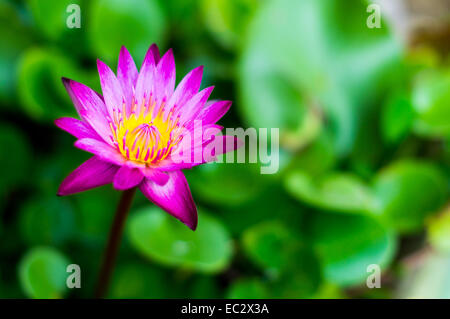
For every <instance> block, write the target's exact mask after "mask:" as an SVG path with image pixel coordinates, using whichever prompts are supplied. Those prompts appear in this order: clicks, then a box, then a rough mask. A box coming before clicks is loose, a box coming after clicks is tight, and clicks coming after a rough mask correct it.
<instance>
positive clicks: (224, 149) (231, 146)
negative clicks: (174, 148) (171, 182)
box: [158, 135, 244, 172]
mask: <svg viewBox="0 0 450 319" xmlns="http://www.w3.org/2000/svg"><path fill="white" fill-rule="evenodd" d="M243 145H244V142H243V141H241V140H240V139H238V138H237V137H236V136H229V135H220V136H215V137H214V138H213V139H210V140H209V141H207V142H205V143H203V145H200V146H198V145H197V146H195V147H194V148H193V149H192V150H191V154H190V156H191V159H195V157H194V156H195V153H196V152H199V153H200V154H201V155H202V160H201V161H198V162H195V161H192V162H190V163H183V162H181V163H178V162H174V161H173V160H172V159H170V158H168V159H165V160H163V161H161V162H159V163H158V169H160V170H164V171H166V172H170V171H176V170H181V169H189V168H192V167H194V166H197V165H200V164H204V163H208V162H212V161H214V160H216V156H218V155H221V154H225V153H228V152H232V151H235V150H237V149H238V148H240V147H242V146H243ZM206 147H208V152H205V148H206ZM210 151H211V152H210ZM176 155H177V154H176V153H174V156H176Z"/></svg>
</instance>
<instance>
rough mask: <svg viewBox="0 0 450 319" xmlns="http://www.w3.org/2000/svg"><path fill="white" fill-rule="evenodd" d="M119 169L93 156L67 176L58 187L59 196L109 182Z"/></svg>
mask: <svg viewBox="0 0 450 319" xmlns="http://www.w3.org/2000/svg"><path fill="white" fill-rule="evenodd" d="M118 169H119V167H118V166H115V165H111V164H110V163H106V162H104V161H102V160H100V159H99V158H98V157H95V156H94V157H91V158H90V159H88V160H87V161H86V162H84V163H83V164H81V165H80V166H79V167H78V168H77V169H75V170H74V171H73V172H72V173H70V175H69V176H67V177H66V179H65V180H64V181H63V182H62V183H61V186H60V187H59V189H58V196H65V195H70V194H75V193H79V192H83V191H85V190H88V189H91V188H94V187H99V186H102V185H106V184H109V183H111V182H112V181H113V178H114V175H115V174H116V172H117V171H118Z"/></svg>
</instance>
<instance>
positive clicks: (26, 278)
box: [19, 247, 70, 298]
mask: <svg viewBox="0 0 450 319" xmlns="http://www.w3.org/2000/svg"><path fill="white" fill-rule="evenodd" d="M69 264H70V263H69V260H68V259H67V258H66V257H65V256H64V255H63V254H61V253H60V252H59V251H57V250H55V249H53V248H47V247H41V248H33V249H32V250H30V251H29V252H28V253H27V254H26V255H25V256H24V257H23V258H22V260H21V261H20V264H19V279H20V284H21V285H22V289H23V290H24V292H25V293H26V294H27V296H29V297H32V298H61V297H63V295H64V294H65V292H66V290H67V286H66V279H67V276H68V273H67V272H66V267H67V266H68V265H69Z"/></svg>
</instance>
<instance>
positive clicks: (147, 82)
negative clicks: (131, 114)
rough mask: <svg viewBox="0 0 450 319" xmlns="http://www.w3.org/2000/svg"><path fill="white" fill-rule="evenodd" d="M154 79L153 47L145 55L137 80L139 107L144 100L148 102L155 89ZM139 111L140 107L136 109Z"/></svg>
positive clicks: (136, 94) (136, 95)
mask: <svg viewBox="0 0 450 319" xmlns="http://www.w3.org/2000/svg"><path fill="white" fill-rule="evenodd" d="M154 79H155V59H154V57H153V52H152V50H151V48H150V49H149V50H148V51H147V54H146V55H145V58H144V62H142V67H141V71H140V72H139V75H138V78H137V81H136V92H135V98H136V102H137V105H138V108H140V107H141V104H142V102H143V101H144V97H145V101H147V102H148V99H149V98H150V95H151V94H152V92H153V90H154ZM136 112H137V113H139V109H138V110H137V111H136Z"/></svg>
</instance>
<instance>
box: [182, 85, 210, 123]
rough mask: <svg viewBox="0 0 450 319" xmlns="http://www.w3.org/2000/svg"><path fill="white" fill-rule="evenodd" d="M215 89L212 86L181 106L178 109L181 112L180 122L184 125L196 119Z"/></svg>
mask: <svg viewBox="0 0 450 319" xmlns="http://www.w3.org/2000/svg"><path fill="white" fill-rule="evenodd" d="M213 90H214V87H213V86H210V87H208V88H206V89H204V90H202V91H200V92H198V93H197V94H196V95H194V97H193V98H192V99H190V100H189V101H188V102H187V103H186V105H184V106H182V107H180V109H179V110H178V114H180V116H181V117H180V124H181V125H183V124H185V123H186V122H188V121H190V120H194V119H195V118H196V117H197V116H198V114H199V113H200V111H201V109H202V108H203V107H204V106H205V104H206V102H207V101H208V99H209V96H210V95H211V93H212V91H213Z"/></svg>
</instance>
